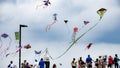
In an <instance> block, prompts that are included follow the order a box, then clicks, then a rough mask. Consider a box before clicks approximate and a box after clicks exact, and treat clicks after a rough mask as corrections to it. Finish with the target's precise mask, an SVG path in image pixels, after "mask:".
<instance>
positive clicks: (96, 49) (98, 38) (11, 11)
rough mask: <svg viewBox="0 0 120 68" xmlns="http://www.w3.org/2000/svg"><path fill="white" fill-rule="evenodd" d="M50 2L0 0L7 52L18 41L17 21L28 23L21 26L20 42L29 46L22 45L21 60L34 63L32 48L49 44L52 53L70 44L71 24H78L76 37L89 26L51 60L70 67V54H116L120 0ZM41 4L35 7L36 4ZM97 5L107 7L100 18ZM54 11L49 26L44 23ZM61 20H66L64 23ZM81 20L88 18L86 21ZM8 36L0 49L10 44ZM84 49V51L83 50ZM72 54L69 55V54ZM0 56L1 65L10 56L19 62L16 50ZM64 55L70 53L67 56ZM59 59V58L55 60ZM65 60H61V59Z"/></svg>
mask: <svg viewBox="0 0 120 68" xmlns="http://www.w3.org/2000/svg"><path fill="white" fill-rule="evenodd" d="M49 1H50V2H51V5H49V6H48V7H46V8H44V5H42V4H43V0H0V35H2V34H3V33H6V34H8V35H9V37H10V38H11V40H12V42H11V47H10V48H9V50H8V51H7V53H11V52H14V51H16V49H17V47H18V43H17V42H16V40H15V34H14V32H16V31H19V25H20V24H23V25H27V26H28V27H22V28H21V40H22V42H21V43H22V46H24V45H27V44H30V45H31V49H22V61H23V60H24V59H27V60H28V61H29V62H30V63H33V61H34V58H41V57H42V55H41V56H39V57H36V56H35V54H34V50H43V51H44V50H45V49H46V48H48V50H49V52H50V53H51V55H52V56H53V57H57V56H59V55H60V54H62V53H63V52H64V51H65V50H66V49H67V48H68V47H69V46H70V42H71V41H72V38H73V32H74V31H73V28H74V27H78V32H77V33H76V38H78V37H79V36H81V35H82V34H83V33H84V32H86V31H87V30H88V29H89V28H91V27H92V26H94V25H95V24H96V23H98V22H99V24H98V25H97V26H95V27H94V28H93V29H92V30H90V31H89V32H87V33H86V34H85V35H84V36H82V37H81V38H80V39H79V40H78V41H77V43H76V44H75V46H72V48H71V49H70V50H69V51H68V52H67V53H66V54H65V55H63V56H62V57H61V58H59V59H57V60H51V65H52V63H56V64H58V67H59V63H63V64H64V65H63V66H62V67H70V62H71V61H72V58H73V57H75V58H76V59H78V58H79V57H80V56H82V57H84V58H83V59H85V57H86V56H87V55H88V54H90V55H92V57H94V58H96V57H97V56H99V55H105V54H107V55H114V54H115V53H118V55H120V54H119V49H120V36H119V35H120V30H119V28H120V26H119V25H120V23H119V22H120V20H119V18H120V13H119V12H120V1H119V0H99V1H98V0H79V1H78V0H67V1H65V0H49ZM38 5H41V6H40V7H38V8H36V6H38ZM100 8H105V9H107V11H106V13H105V14H104V16H103V18H102V20H101V21H99V15H98V14H97V13H96V11H97V10H99V9H100ZM54 13H57V22H56V23H55V24H53V25H52V26H51V28H50V30H48V31H46V27H47V26H48V25H49V24H51V23H52V22H53V21H54V19H53V14H54ZM64 20H68V22H67V24H65V22H64ZM83 21H89V22H90V23H89V24H87V25H84V24H83ZM10 38H2V37H1V40H2V41H0V44H2V45H3V46H2V47H1V48H0V52H2V51H4V49H5V48H6V47H8V46H9V42H10ZM89 43H93V45H92V47H91V48H90V49H89V50H84V49H85V47H86V45H88V44H89ZM82 51H84V52H82ZM71 55H72V56H71ZM2 56H3V55H1V56H0V59H2V60H3V61H0V68H1V67H2V68H3V67H4V68H6V66H7V65H8V64H9V62H10V60H13V61H14V63H15V64H16V65H18V53H17V54H16V55H15V56H14V55H10V56H8V57H7V58H6V57H2ZM66 57H69V58H68V59H66ZM58 61H59V62H58ZM63 61H64V62H63Z"/></svg>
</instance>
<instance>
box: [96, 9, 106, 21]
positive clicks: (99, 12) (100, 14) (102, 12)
mask: <svg viewBox="0 0 120 68" xmlns="http://www.w3.org/2000/svg"><path fill="white" fill-rule="evenodd" d="M106 11H107V9H105V8H101V9H99V10H98V11H97V13H98V15H99V16H100V19H99V20H101V19H102V17H103V15H104V13H105V12H106Z"/></svg>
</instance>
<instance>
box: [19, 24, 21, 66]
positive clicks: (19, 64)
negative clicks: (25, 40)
mask: <svg viewBox="0 0 120 68" xmlns="http://www.w3.org/2000/svg"><path fill="white" fill-rule="evenodd" d="M19 48H21V25H20V26H19ZM19 68H21V49H20V51H19Z"/></svg>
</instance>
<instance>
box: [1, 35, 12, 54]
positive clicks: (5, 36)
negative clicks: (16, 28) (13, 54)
mask: <svg viewBox="0 0 120 68" xmlns="http://www.w3.org/2000/svg"><path fill="white" fill-rule="evenodd" d="M1 38H9V40H10V41H9V45H8V46H6V48H5V49H3V51H2V52H1V54H2V53H3V54H6V52H7V51H8V50H9V48H10V46H11V42H12V39H11V38H10V36H9V35H8V34H6V33H3V34H2V35H1V37H0V41H1V43H2V39H1ZM1 47H2V44H1V45H0V48H1Z"/></svg>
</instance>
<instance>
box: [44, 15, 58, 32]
mask: <svg viewBox="0 0 120 68" xmlns="http://www.w3.org/2000/svg"><path fill="white" fill-rule="evenodd" d="M57 15H58V14H56V13H54V14H53V18H54V21H53V22H52V23H51V24H50V25H48V26H47V27H46V31H48V30H50V28H51V26H52V25H54V24H55V23H56V22H57Z"/></svg>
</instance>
